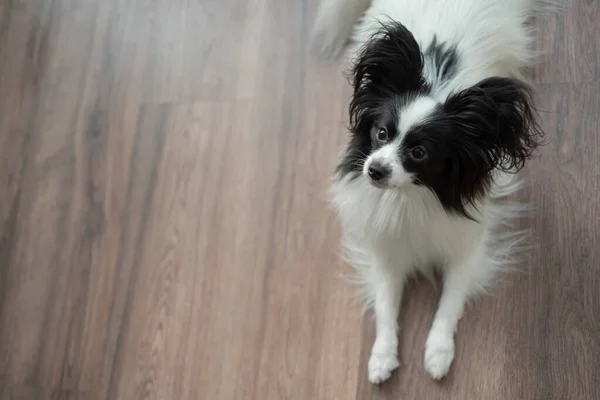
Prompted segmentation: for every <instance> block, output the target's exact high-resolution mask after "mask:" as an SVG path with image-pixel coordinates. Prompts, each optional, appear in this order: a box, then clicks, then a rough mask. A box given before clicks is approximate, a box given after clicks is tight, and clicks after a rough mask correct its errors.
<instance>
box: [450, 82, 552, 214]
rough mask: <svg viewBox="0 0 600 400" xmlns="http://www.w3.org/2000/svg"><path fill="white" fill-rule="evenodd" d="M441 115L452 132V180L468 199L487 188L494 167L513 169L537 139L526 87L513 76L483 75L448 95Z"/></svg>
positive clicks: (539, 139)
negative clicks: (471, 83) (492, 76)
mask: <svg viewBox="0 0 600 400" xmlns="http://www.w3.org/2000/svg"><path fill="white" fill-rule="evenodd" d="M443 114H444V120H445V123H448V124H449V126H451V129H452V130H453V131H454V134H453V135H452V136H453V139H454V144H455V146H456V147H455V148H454V153H455V154H456V157H457V158H456V159H455V160H454V163H455V165H454V167H455V169H456V170H457V171H460V172H457V173H458V174H459V175H460V176H457V177H456V178H457V179H458V181H459V182H455V183H457V184H458V185H459V186H458V188H459V190H460V193H461V197H462V198H463V199H464V200H465V201H466V202H468V203H473V202H474V200H475V199H477V198H480V197H481V196H482V195H483V194H484V192H485V191H486V189H488V188H489V186H490V184H491V181H492V176H491V175H492V174H491V172H492V171H493V170H494V169H499V170H501V171H504V172H517V171H519V170H520V169H521V168H522V167H523V165H524V163H525V161H526V160H527V159H528V158H530V156H531V154H532V152H533V151H534V150H535V149H536V148H537V147H538V146H539V145H540V144H541V143H542V142H543V133H542V131H541V129H540V127H539V125H538V123H537V119H536V117H537V114H536V112H535V110H534V108H533V99H532V94H531V90H530V88H529V87H528V86H527V85H525V84H524V83H521V82H519V81H517V80H515V79H510V78H499V77H494V78H488V79H486V80H483V81H481V82H480V83H478V84H477V85H475V86H473V87H470V88H468V89H465V90H463V91H461V92H458V93H456V94H453V95H451V96H450V97H449V98H448V99H447V100H446V102H445V104H444V105H443Z"/></svg>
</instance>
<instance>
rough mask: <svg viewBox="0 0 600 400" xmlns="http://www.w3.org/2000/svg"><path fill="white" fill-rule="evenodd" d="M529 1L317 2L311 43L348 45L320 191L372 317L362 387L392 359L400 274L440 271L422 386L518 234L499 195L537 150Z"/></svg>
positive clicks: (438, 374)
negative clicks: (347, 89) (339, 112)
mask: <svg viewBox="0 0 600 400" xmlns="http://www.w3.org/2000/svg"><path fill="white" fill-rule="evenodd" d="M540 10H541V2H540V1H537V0H323V3H322V4H321V5H320V8H319V11H318V13H317V20H316V23H315V26H314V30H313V44H314V45H315V48H316V49H317V50H318V51H319V52H321V53H323V54H326V55H334V54H337V53H339V51H340V50H341V49H342V48H343V47H344V46H345V43H346V41H348V40H349V41H350V42H351V43H352V45H351V47H350V49H349V52H350V57H351V59H352V67H351V70H350V80H351V84H352V86H353V89H354V91H353V95H352V98H351V101H350V104H349V131H350V138H349V142H348V144H347V147H346V148H345V149H344V151H343V154H342V156H341V160H340V162H339V165H338V167H337V170H336V173H335V177H334V180H333V184H332V187H331V198H332V201H331V202H332V204H333V207H334V208H335V210H336V211H337V214H338V216H339V219H340V222H341V226H342V232H343V244H344V248H345V250H346V252H345V254H346V256H347V260H348V262H349V263H350V264H352V265H353V266H354V267H356V269H357V270H358V271H359V278H360V281H361V283H362V284H363V288H364V291H365V297H366V300H367V304H368V306H369V308H372V309H373V312H374V317H375V342H374V344H373V347H372V350H371V355H370V359H369V362H368V376H369V380H370V381H371V382H373V383H380V382H383V381H385V380H386V379H388V378H389V377H390V375H391V373H392V371H393V370H394V369H396V368H397V367H398V366H399V365H400V362H399V360H398V331H399V327H398V323H397V320H398V313H399V308H400V304H401V298H402V292H403V287H404V284H405V283H406V281H407V279H408V278H409V277H410V276H411V275H412V274H413V273H416V272H420V273H422V274H426V275H429V276H431V275H432V271H433V270H434V268H437V269H438V270H439V271H440V272H441V274H442V276H443V286H442V295H441V299H440V302H439V306H438V309H437V312H436V314H435V317H434V320H433V323H432V325H431V329H430V331H429V334H428V337H427V340H426V344H425V354H424V367H425V370H426V371H427V372H428V373H429V375H431V377H432V378H434V379H441V378H443V377H444V376H446V374H447V373H448V370H449V368H450V366H451V364H452V362H453V360H454V354H455V345H454V334H455V332H456V328H457V324H458V321H459V319H460V318H461V316H462V314H463V310H464V308H465V303H466V302H467V300H468V299H470V298H471V297H472V296H473V295H475V294H477V293H479V292H481V291H483V290H485V289H486V288H487V287H489V285H490V283H491V282H492V281H493V278H494V276H495V275H496V273H497V272H499V271H501V270H503V269H506V267H507V266H508V265H510V263H511V262H513V261H514V260H513V258H514V257H513V256H514V254H515V249H516V248H517V247H519V245H520V243H521V242H520V241H521V239H522V236H521V235H520V234H518V233H514V234H509V233H506V232H507V231H506V229H502V227H503V225H505V222H507V221H508V220H510V219H511V218H513V217H514V216H515V213H517V212H519V211H520V210H521V207H520V206H519V205H518V204H516V205H515V204H512V205H511V204H509V203H507V202H504V201H502V199H503V198H505V197H507V196H510V195H512V194H514V193H515V191H516V190H517V189H518V188H519V187H520V184H519V182H520V181H519V180H518V179H516V178H514V177H515V175H516V173H517V172H518V171H519V170H520V169H522V167H523V165H524V163H525V162H526V161H527V160H528V159H529V158H530V156H531V155H532V152H533V151H534V150H535V149H536V148H537V147H538V146H539V145H540V144H541V143H542V141H543V133H542V131H541V129H540V128H539V124H538V116H537V112H536V111H535V107H534V100H533V96H532V89H531V86H530V84H529V83H528V81H527V79H526V70H527V68H528V67H531V66H532V63H533V62H534V60H535V53H534V51H533V40H534V32H533V29H532V28H531V24H530V19H531V18H532V17H533V16H535V15H536V13H537V12H538V11H540Z"/></svg>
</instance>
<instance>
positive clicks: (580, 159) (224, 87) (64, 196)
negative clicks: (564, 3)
mask: <svg viewBox="0 0 600 400" xmlns="http://www.w3.org/2000/svg"><path fill="white" fill-rule="evenodd" d="M317 3H318V1H317V0H310V1H301V2H299V1H294V0H250V1H241V0H221V1H211V0H209V1H192V0H175V1H173V0H154V1H147V0H127V1H126V0H105V1H99V0H85V1H73V0H7V1H4V2H2V3H0V93H2V96H0V399H1V400H5V399H6V400H8V399H10V400H30V399H35V400H46V399H52V400H55V399H86V400H96V399H98V400H115V399H116V400H120V399H124V400H136V399H160V400H164V399H177V400H179V399H181V400H185V399H190V400H191V399H194V400H195V399H211V400H221V399H222V400H231V399H240V400H242V399H243V400H247V399H261V400H262V399H277V400H280V399H302V400H304V399H327V400H330V399H344V400H346V399H359V400H363V399H397V398H403V399H428V400H430V399H431V400H436V399H446V398H456V399H479V398H485V399H498V400H500V399H524V400H538V399H543V400H547V399H551V400H553V399H556V400H563V399H576V400H594V399H598V398H600V374H598V373H597V370H598V366H599V365H600V251H599V250H598V248H599V247H598V245H597V244H598V242H599V240H600V237H599V236H600V227H599V224H598V221H599V219H600V201H599V200H598V195H597V194H598V193H600V162H599V161H600V143H599V140H600V139H598V131H599V128H600V95H599V93H600V76H599V75H598V71H600V61H599V59H600V48H599V47H598V40H596V39H597V37H598V25H597V21H598V20H600V3H598V2H596V1H591V0H572V2H571V6H569V7H568V8H567V9H566V10H565V12H564V13H562V14H560V15H557V16H555V17H551V18H550V19H544V20H540V21H538V28H539V39H538V41H537V47H538V49H539V50H542V51H543V52H544V53H545V55H544V56H542V58H541V60H540V64H539V66H538V67H537V68H536V69H535V71H534V77H535V80H536V82H537V90H538V97H539V99H540V106H541V108H542V109H543V127H544V129H545V130H546V132H547V134H548V138H549V144H548V145H547V146H545V147H544V148H543V149H542V150H541V151H540V156H539V157H538V158H536V159H535V160H534V161H532V162H531V163H530V164H529V166H528V168H527V170H526V171H525V173H524V175H525V176H526V177H527V178H528V180H529V181H530V183H531V184H530V187H529V188H528V189H527V190H526V191H525V192H524V193H523V194H522V195H521V196H522V198H523V200H527V201H529V202H531V203H533V204H534V205H535V211H534V212H533V213H532V216H531V218H529V219H524V220H522V221H519V222H518V225H519V226H520V227H530V228H532V229H533V232H534V247H533V249H532V251H531V252H530V254H529V257H528V259H527V260H526V261H525V262H524V263H523V264H522V265H521V267H522V269H523V270H524V273H518V274H514V275H511V276H508V277H507V278H506V280H505V282H504V283H503V284H501V285H499V286H498V288H497V289H495V290H494V291H493V292H492V293H491V294H490V295H489V296H486V297H483V298H480V299H478V300H477V301H476V302H474V303H473V304H471V305H470V306H469V308H468V311H467V314H466V315H465V317H464V319H463V320H462V322H461V324H460V326H459V332H458V336H457V357H456V362H455V365H454V366H453V368H452V370H451V372H450V375H449V376H448V378H447V379H445V380H444V381H443V382H441V383H435V382H432V381H431V380H430V378H429V377H428V376H427V375H426V373H425V372H424V370H423V366H422V356H423V355H422V352H423V346H424V343H425V339H426V334H427V330H428V328H429V324H430V323H431V319H432V318H433V314H434V312H435V307H436V302H437V300H438V297H439V290H438V289H436V288H434V287H432V286H431V285H428V284H425V283H424V282H420V281H418V282H415V283H414V284H413V285H411V286H410V288H409V289H408V290H407V293H406V297H405V301H404V304H403V308H402V315H401V320H400V322H401V326H402V333H401V337H400V357H401V361H402V362H403V367H402V368H401V369H399V370H398V372H397V373H395V374H394V375H393V377H392V378H391V380H390V381H389V382H388V383H386V384H384V385H382V386H373V385H371V384H369V383H368V381H367V379H366V361H367V357H368V352H369V349H370V346H371V344H372V335H373V331H372V323H371V318H370V317H369V316H367V317H362V316H361V313H360V311H361V309H360V301H359V298H358V297H357V292H356V288H355V287H353V286H352V285H350V284H349V283H348V282H347V281H346V280H345V279H344V275H345V274H348V273H350V272H351V271H350V270H349V268H348V267H347V266H346V265H344V264H343V263H342V261H341V260H340V259H339V257H338V248H339V247H338V241H339V228H338V226H337V222H336V220H335V217H334V215H333V213H332V212H331V211H330V210H329V209H328V206H327V188H328V184H329V179H330V176H331V171H332V170H333V168H334V166H335V162H336V156H337V154H338V150H339V148H340V146H341V144H342V143H343V142H344V140H345V132H344V121H345V118H346V117H345V113H346V107H347V100H348V97H349V95H350V91H349V90H350V88H349V87H348V85H347V82H346V81H345V79H344V78H343V76H342V70H343V63H342V62H341V61H338V62H333V63H330V64H325V63H320V62H317V61H316V60H314V59H312V58H311V57H310V56H309V54H308V52H307V36H308V32H309V28H310V25H311V21H312V20H313V18H314V12H315V9H316V6H317Z"/></svg>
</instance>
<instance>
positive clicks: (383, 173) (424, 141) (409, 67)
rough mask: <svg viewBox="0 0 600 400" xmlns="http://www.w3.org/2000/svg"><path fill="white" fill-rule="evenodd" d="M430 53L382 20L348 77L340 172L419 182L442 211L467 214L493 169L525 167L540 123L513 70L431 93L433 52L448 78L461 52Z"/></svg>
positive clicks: (391, 185)
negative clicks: (346, 134)
mask: <svg viewBox="0 0 600 400" xmlns="http://www.w3.org/2000/svg"><path fill="white" fill-rule="evenodd" d="M434 50H435V49H434ZM438 50H439V48H438ZM428 51H429V50H428ZM427 56H429V57H431V58H430V59H429V60H427V59H425V60H424V56H423V54H422V53H421V50H420V49H419V46H418V44H417V42H416V41H415V39H414V37H413V36H412V34H411V33H410V32H409V31H408V30H407V29H406V28H405V27H404V26H403V25H401V24H399V23H387V24H385V25H383V26H382V29H381V31H380V32H378V33H377V34H376V35H374V36H373V38H372V39H371V40H370V41H369V42H368V43H367V44H366V45H365V47H364V48H363V49H362V50H361V52H360V53H359V56H358V58H357V60H356V62H355V64H354V68H353V70H352V77H351V79H352V83H353V86H354V94H353V97H352V101H351V103H350V131H351V140H350V143H349V146H348V148H347V150H346V154H345V156H344V158H343V160H342V162H341V164H340V165H339V167H338V172H339V173H340V174H342V175H345V174H353V175H354V176H355V177H361V176H362V177H361V179H362V178H364V179H368V180H369V181H370V182H371V184H372V185H374V186H376V187H377V188H380V189H382V190H386V189H388V190H390V189H391V190H399V189H400V190H401V189H402V188H404V187H406V186H407V185H423V186H426V187H428V188H429V189H431V190H432V191H433V192H434V193H435V194H436V195H437V197H438V198H439V200H440V202H441V204H442V205H443V206H444V208H445V209H446V210H447V211H449V212H456V213H459V214H463V215H465V216H468V213H467V211H466V206H467V205H469V204H475V203H476V201H477V200H478V199H480V198H481V197H482V196H483V195H484V194H485V192H486V190H488V189H489V187H490V185H491V183H492V172H493V171H494V170H501V171H507V172H508V171H510V172H515V171H518V170H519V169H520V168H522V166H523V164H524V162H525V161H526V159H528V158H529V156H530V155H531V153H532V152H533V150H534V149H535V148H536V147H537V145H538V144H539V142H540V140H541V139H542V132H541V131H540V129H539V127H538V125H537V123H536V119H535V112H534V110H533V107H532V98H531V93H530V90H529V88H528V87H527V86H526V85H525V84H524V83H522V82H520V81H518V80H515V79H510V78H500V77H492V78H488V79H485V80H483V81H481V82H479V83H477V84H476V85H474V86H472V87H468V88H466V89H465V88H463V89H462V90H460V91H456V92H454V93H451V94H450V95H449V96H448V97H447V98H446V100H445V101H444V102H439V101H437V100H435V99H434V98H433V97H432V96H431V87H430V84H429V83H428V81H427V80H426V79H425V77H424V71H425V70H426V68H425V66H424V63H425V62H429V61H432V59H433V62H434V64H433V65H434V67H437V71H434V73H435V76H436V78H437V79H450V78H451V75H452V74H453V73H455V72H456V71H454V69H456V68H459V65H458V59H457V57H458V56H457V55H456V53H455V52H447V53H446V54H441V53H440V52H439V51H438V52H437V54H429V55H428V54H427V52H426V54H425V57H427ZM436 57H437V59H436ZM427 73H429V74H431V71H428V72H427ZM428 76H430V75H428Z"/></svg>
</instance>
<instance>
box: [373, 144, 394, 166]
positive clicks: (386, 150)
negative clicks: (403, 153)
mask: <svg viewBox="0 0 600 400" xmlns="http://www.w3.org/2000/svg"><path fill="white" fill-rule="evenodd" d="M397 150H398V145H397V143H395V142H392V143H388V144H386V145H385V146H382V147H380V148H379V149H377V150H375V152H374V153H373V154H372V155H371V158H372V159H373V160H377V161H380V162H383V163H386V164H389V163H392V162H394V161H396V160H397V158H398V152H397Z"/></svg>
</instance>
